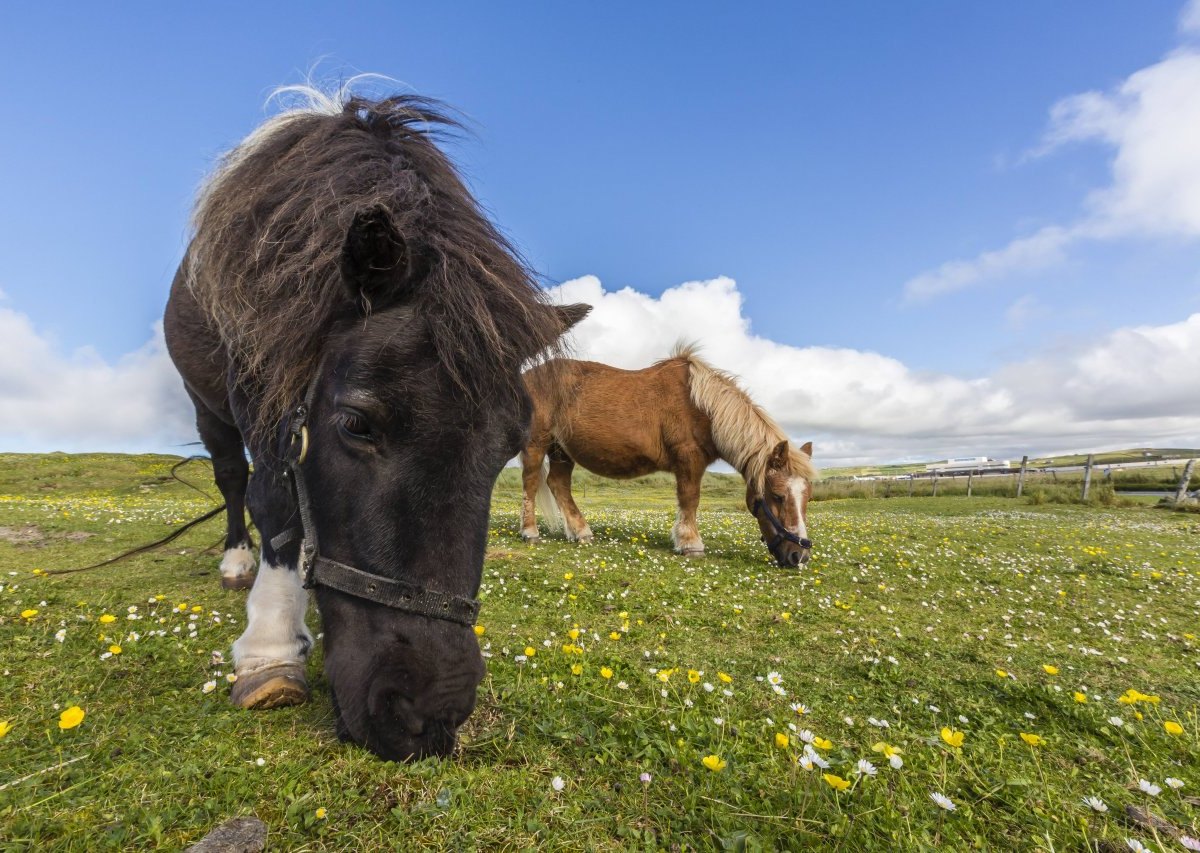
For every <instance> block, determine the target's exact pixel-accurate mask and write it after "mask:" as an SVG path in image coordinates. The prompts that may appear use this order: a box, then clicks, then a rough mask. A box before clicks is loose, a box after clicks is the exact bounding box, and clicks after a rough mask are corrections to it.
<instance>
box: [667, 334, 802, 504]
mask: <svg viewBox="0 0 1200 853" xmlns="http://www.w3.org/2000/svg"><path fill="white" fill-rule="evenodd" d="M696 351H697V347H696V345H695V344H688V343H682V342H681V343H678V344H676V345H675V348H674V349H673V350H672V351H671V355H670V359H682V360H683V361H686V362H687V363H688V374H689V381H688V385H689V390H690V393H691V397H692V402H693V403H695V404H696V408H698V409H700V411H702V412H704V414H706V415H708V418H709V420H710V421H711V422H712V437H713V444H715V445H716V447H717V452H718V453H720V454H721V458H722V459H724V460H725V461H726V462H728V463H729V464H730V465H732V466H733V467H734V468H736V469H737V470H738V472H739V473H740V474H741V475H742V478H743V479H744V480H745V481H746V482H747V483H748V484H749V485H751V486H752V487H753V488H754V490H755V491H756V492H757V493H758V494H760V495H761V494H763V493H764V491H765V489H766V477H767V463H768V461H769V460H770V457H771V452H772V451H773V450H774V449H775V448H776V446H778V444H779V442H781V441H788V437H787V434H786V433H785V432H784V431H783V430H782V429H780V428H779V425H778V424H777V423H775V421H774V420H773V419H772V418H771V416H770V415H768V414H767V413H766V412H764V411H763V410H762V408H761V407H760V406H759V405H758V404H757V403H755V402H754V401H753V400H751V399H750V395H749V394H747V393H746V392H745V391H743V390H742V388H741V386H740V385H738V381H737V378H736V377H735V376H733V375H732V374H730V373H726V372H725V371H724V370H718V369H717V368H715V367H713V366H712V365H711V364H709V363H708V362H706V361H705V360H704V359H702V358H700V357H699V356H698V355H696ZM788 449H789V459H788V468H789V473H790V474H791V475H792V476H800V477H804V478H805V479H806V480H808V481H810V482H811V481H812V480H813V479H815V478H816V475H817V469H816V468H815V467H813V464H812V460H811V459H810V458H809V457H808V455H807V454H806V453H804V452H802V451H801V450H800V449H799V448H798V447H796V446H795V445H794V444H792V443H791V442H790V441H788Z"/></svg>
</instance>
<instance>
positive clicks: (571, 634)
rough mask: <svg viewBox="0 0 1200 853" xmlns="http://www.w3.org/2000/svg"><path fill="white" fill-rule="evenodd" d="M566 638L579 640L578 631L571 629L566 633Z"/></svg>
mask: <svg viewBox="0 0 1200 853" xmlns="http://www.w3.org/2000/svg"><path fill="white" fill-rule="evenodd" d="M567 636H568V637H570V638H571V639H572V640H578V639H579V629H578V628H572V629H571V630H570V631H567Z"/></svg>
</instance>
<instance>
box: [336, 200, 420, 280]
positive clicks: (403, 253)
mask: <svg viewBox="0 0 1200 853" xmlns="http://www.w3.org/2000/svg"><path fill="white" fill-rule="evenodd" d="M407 272H408V247H407V246H405V244H404V238H403V237H401V236H400V232H399V231H397V230H396V226H395V225H394V224H392V217H391V216H389V215H388V212H387V211H386V210H384V209H383V208H381V207H376V208H372V209H371V210H364V211H360V212H359V213H357V214H355V216H354V221H353V222H352V223H350V228H349V230H347V231H346V242H345V244H344V245H343V246H342V280H343V281H344V282H345V284H346V287H347V288H349V290H350V295H351V297H352V298H353V299H355V300H356V301H357V300H359V299H362V300H365V301H366V302H367V303H370V302H371V301H372V300H373V299H374V298H375V297H376V296H378V295H380V294H381V293H384V292H387V291H389V290H390V291H392V292H393V293H395V292H396V290H397V285H398V284H399V280H402V279H404V278H406V277H407Z"/></svg>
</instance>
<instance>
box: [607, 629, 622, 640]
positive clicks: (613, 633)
mask: <svg viewBox="0 0 1200 853" xmlns="http://www.w3.org/2000/svg"><path fill="white" fill-rule="evenodd" d="M608 638H609V639H610V640H619V639H621V633H620V632H619V631H610V632H609V634H608Z"/></svg>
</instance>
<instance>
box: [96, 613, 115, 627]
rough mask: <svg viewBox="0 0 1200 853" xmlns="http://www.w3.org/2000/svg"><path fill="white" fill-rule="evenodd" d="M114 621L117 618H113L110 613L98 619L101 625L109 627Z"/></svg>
mask: <svg viewBox="0 0 1200 853" xmlns="http://www.w3.org/2000/svg"><path fill="white" fill-rule="evenodd" d="M116 621H117V617H116V616H113V615H112V614H111V613H105V614H104V615H103V616H101V617H100V624H101V625H111V624H112V623H113V622H116Z"/></svg>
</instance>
